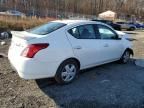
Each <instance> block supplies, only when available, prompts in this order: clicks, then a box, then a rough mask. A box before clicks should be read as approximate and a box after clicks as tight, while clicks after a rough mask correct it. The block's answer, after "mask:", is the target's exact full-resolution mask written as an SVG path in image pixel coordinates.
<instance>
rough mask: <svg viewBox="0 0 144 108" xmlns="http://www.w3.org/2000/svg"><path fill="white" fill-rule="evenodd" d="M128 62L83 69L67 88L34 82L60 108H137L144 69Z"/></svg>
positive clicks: (44, 81)
mask: <svg viewBox="0 0 144 108" xmlns="http://www.w3.org/2000/svg"><path fill="white" fill-rule="evenodd" d="M134 61H135V60H131V61H130V62H129V63H128V64H119V63H117V62H113V63H109V64H106V65H102V66H97V67H95V68H91V69H87V70H83V71H81V72H80V75H79V77H78V78H76V80H75V81H74V82H72V83H70V84H68V85H59V84H57V83H56V81H55V80H54V79H52V78H51V79H41V80H36V83H37V85H38V87H39V88H40V90H41V91H42V92H43V93H44V94H45V95H47V96H48V97H50V98H51V99H53V100H54V102H55V104H56V105H57V106H58V107H62V108H67V107H68V108H77V107H78V108H93V107H94V108H95V107H97V108H103V107H106V108H113V107H114V108H115V107H122V106H124V107H137V105H138V106H139V105H141V102H142V103H143V102H144V98H143V96H144V89H143V88H144V78H143V76H144V68H141V67H138V66H136V65H135V63H134Z"/></svg>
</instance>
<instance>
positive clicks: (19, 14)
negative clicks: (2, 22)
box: [0, 10, 26, 18]
mask: <svg viewBox="0 0 144 108" xmlns="http://www.w3.org/2000/svg"><path fill="white" fill-rule="evenodd" d="M0 15H5V16H16V17H22V18H24V17H26V15H25V14H24V13H22V12H19V11H16V10H8V11H5V12H0Z"/></svg>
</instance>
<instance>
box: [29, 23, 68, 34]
mask: <svg viewBox="0 0 144 108" xmlns="http://www.w3.org/2000/svg"><path fill="white" fill-rule="evenodd" d="M65 25H66V24H64V23H58V22H49V23H47V24H44V25H41V26H38V27H35V28H33V29H30V30H27V32H29V33H32V34H37V35H46V34H49V33H51V32H53V31H55V30H58V29H60V28H62V27H64V26H65Z"/></svg>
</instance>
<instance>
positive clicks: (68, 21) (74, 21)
mask: <svg viewBox="0 0 144 108" xmlns="http://www.w3.org/2000/svg"><path fill="white" fill-rule="evenodd" d="M52 22H59V23H64V24H67V25H73V24H79V23H100V22H97V21H90V20H56V21H52Z"/></svg>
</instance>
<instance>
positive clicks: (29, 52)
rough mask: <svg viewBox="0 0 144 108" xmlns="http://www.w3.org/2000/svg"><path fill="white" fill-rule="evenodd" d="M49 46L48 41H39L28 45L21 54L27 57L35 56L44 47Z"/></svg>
mask: <svg viewBox="0 0 144 108" xmlns="http://www.w3.org/2000/svg"><path fill="white" fill-rule="evenodd" d="M48 46H49V44H48V43H39V44H31V45H28V46H27V47H26V48H25V49H24V50H23V52H22V54H21V56H23V57H27V58H33V57H34V56H35V54H36V53H37V52H39V51H40V50H42V49H45V48H47V47H48Z"/></svg>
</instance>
